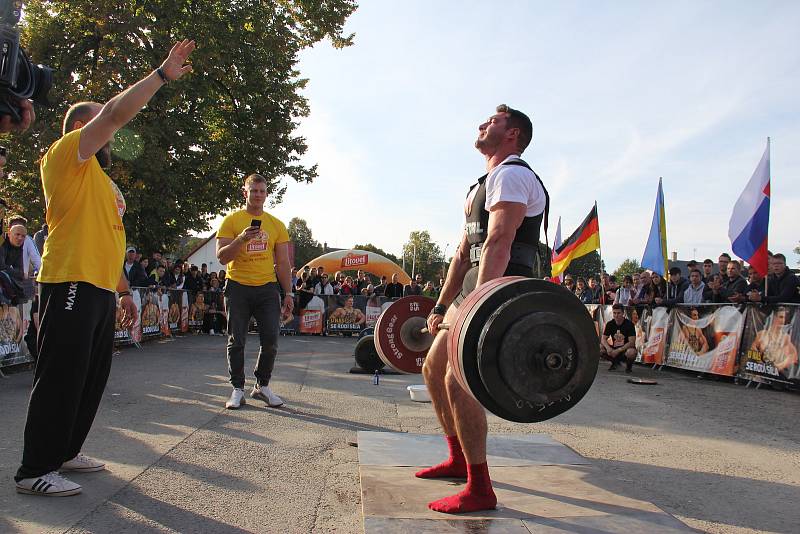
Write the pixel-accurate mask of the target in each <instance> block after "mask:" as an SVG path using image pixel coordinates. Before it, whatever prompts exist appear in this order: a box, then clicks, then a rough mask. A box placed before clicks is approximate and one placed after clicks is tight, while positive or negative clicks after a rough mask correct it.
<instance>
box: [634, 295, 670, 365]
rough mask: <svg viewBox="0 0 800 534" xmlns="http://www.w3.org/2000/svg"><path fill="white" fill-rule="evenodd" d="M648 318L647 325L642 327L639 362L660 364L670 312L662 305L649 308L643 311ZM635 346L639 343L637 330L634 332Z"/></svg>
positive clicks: (662, 358) (662, 361)
mask: <svg viewBox="0 0 800 534" xmlns="http://www.w3.org/2000/svg"><path fill="white" fill-rule="evenodd" d="M644 314H647V315H648V318H649V325H647V326H648V327H647V328H646V330H645V328H644V327H643V328H642V331H643V332H646V335H643V337H645V339H643V340H642V349H641V360H640V361H641V362H642V363H649V364H656V365H662V364H663V363H664V353H665V351H666V347H667V333H668V332H669V325H670V316H671V314H670V313H669V312H668V311H667V309H666V308H664V307H658V308H653V309H649V308H648V311H646V312H643V315H644ZM636 343H637V348H638V345H639V331H637V332H636Z"/></svg>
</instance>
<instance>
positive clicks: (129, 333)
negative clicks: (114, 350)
mask: <svg viewBox="0 0 800 534" xmlns="http://www.w3.org/2000/svg"><path fill="white" fill-rule="evenodd" d="M142 291H147V289H131V298H133V303H134V304H136V310H137V311H138V313H137V314H136V317H135V318H134V321H133V325H132V326H131V327H130V328H129V329H128V330H125V329H123V328H122V324H121V322H122V308H121V307H120V305H119V299H118V300H117V317H116V321H114V344H115V345H130V344H131V343H138V342H139V341H141V340H142Z"/></svg>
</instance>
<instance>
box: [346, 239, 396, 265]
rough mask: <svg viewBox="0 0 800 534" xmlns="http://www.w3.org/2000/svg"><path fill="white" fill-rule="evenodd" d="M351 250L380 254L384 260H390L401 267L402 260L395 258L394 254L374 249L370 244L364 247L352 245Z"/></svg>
mask: <svg viewBox="0 0 800 534" xmlns="http://www.w3.org/2000/svg"><path fill="white" fill-rule="evenodd" d="M353 248H354V249H356V250H366V251H367V252H374V253H375V254H380V255H381V256H383V257H384V258H387V259H389V260H392V261H393V262H395V263H396V264H398V265H401V264H402V263H403V260H401V259H400V258H398V257H397V256H395V255H394V254H391V253H389V252H386V251H385V250H383V249H380V248H378V247H376V246H375V245H373V244H372V243H367V244H366V245H353Z"/></svg>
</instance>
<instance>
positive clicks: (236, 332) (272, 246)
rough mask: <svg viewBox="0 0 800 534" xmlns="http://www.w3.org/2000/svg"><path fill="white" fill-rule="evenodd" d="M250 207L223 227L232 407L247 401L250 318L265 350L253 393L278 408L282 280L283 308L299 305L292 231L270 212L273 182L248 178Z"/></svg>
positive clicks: (221, 250)
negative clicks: (275, 386) (274, 381)
mask: <svg viewBox="0 0 800 534" xmlns="http://www.w3.org/2000/svg"><path fill="white" fill-rule="evenodd" d="M244 196H245V199H246V201H247V205H246V207H245V209H243V210H239V211H235V212H233V213H231V214H229V215H227V216H226V217H225V218H224V219H223V220H222V224H220V227H219V230H218V231H217V258H218V259H219V261H220V263H222V264H224V265H226V266H227V273H226V274H227V283H226V284H225V308H226V310H227V312H228V346H227V352H228V372H229V373H230V377H231V385H232V386H233V392H232V393H231V397H230V399H228V402H226V403H225V407H226V408H228V409H237V408H239V407H240V406H241V405H242V404H245V399H244V383H245V376H244V347H245V343H246V341H247V330H248V326H249V325H250V318H251V317H254V318H255V320H256V323H257V324H258V335H259V340H260V344H261V346H260V350H259V352H258V360H257V361H256V367H255V370H254V374H255V377H256V383H255V385H254V387H253V391H252V392H251V393H250V396H251V397H253V398H255V399H260V400H263V401H264V402H266V403H267V405H268V406H270V407H273V408H276V407H278V406H281V405H283V400H281V398H280V397H278V396H277V395H275V393H273V392H272V390H271V389H270V388H269V381H270V378H271V377H272V369H273V367H274V366H275V356H276V354H277V352H278V335H279V333H280V317H281V302H280V292H279V290H278V282H280V285H281V287H282V288H283V293H284V297H283V306H284V307H285V308H286V309H287V311H288V312H291V311H292V308H293V307H294V292H293V291H294V289H293V288H292V277H291V266H290V265H289V233H288V232H287V231H286V226H285V225H284V224H283V223H282V222H281V221H280V220H278V219H277V218H275V217H273V216H272V215H270V214H269V213H266V212H265V211H264V202H265V201H266V199H267V180H266V178H264V177H263V176H261V175H260V174H251V175H250V176H248V177H247V178H246V179H245V181H244Z"/></svg>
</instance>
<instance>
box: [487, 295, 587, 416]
mask: <svg viewBox="0 0 800 534" xmlns="http://www.w3.org/2000/svg"><path fill="white" fill-rule="evenodd" d="M557 288H558V286H555V285H553V284H551V285H550V287H546V289H547V291H539V292H531V293H527V294H524V295H520V296H518V297H515V298H512V299H511V300H509V301H508V302H505V303H503V304H501V305H500V306H499V307H498V308H497V310H496V311H495V312H494V313H493V314H492V315H491V316H490V317H489V320H488V321H487V323H486V325H485V326H484V328H483V332H482V333H481V337H480V340H479V347H480V348H479V351H478V367H479V371H480V375H481V380H482V381H483V383H484V386H485V389H486V391H487V392H488V394H489V396H490V397H491V398H492V400H493V401H494V406H496V407H499V409H500V412H499V413H498V412H493V413H496V414H497V415H499V416H500V417H503V418H505V419H510V420H512V421H517V422H536V421H544V420H546V419H550V418H552V417H555V416H557V415H559V414H561V413H563V412H565V411H567V410H569V409H570V408H571V407H572V406H574V405H575V404H577V403H578V401H580V399H581V398H583V396H584V395H585V394H586V392H587V391H588V390H589V388H590V387H591V385H592V382H593V381H594V377H595V375H596V373H597V366H598V363H599V359H600V351H599V340H598V339H597V334H596V332H595V328H594V324H593V322H592V321H591V318H590V317H589V316H588V314H587V313H586V309H585V307H584V306H583V304H581V303H580V301H579V300H578V299H577V298H576V297H575V296H574V295H572V294H571V293H570V292H568V291H564V292H562V291H560V288H558V289H557ZM554 289H555V291H554Z"/></svg>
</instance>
